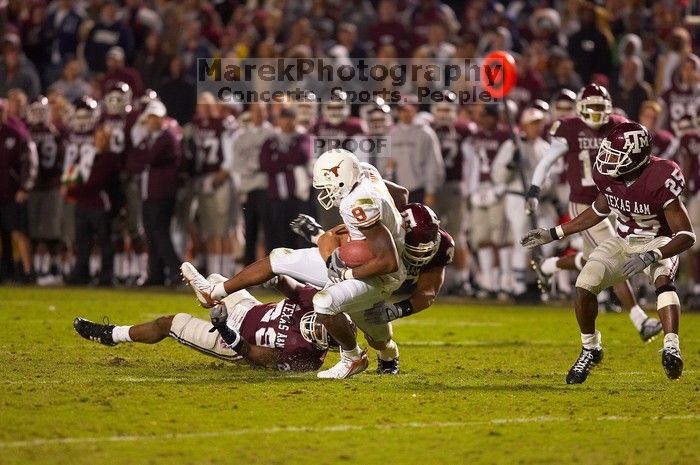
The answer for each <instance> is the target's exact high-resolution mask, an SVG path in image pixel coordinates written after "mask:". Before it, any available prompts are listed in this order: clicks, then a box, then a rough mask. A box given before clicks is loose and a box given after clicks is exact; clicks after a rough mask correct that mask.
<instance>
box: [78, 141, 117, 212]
mask: <svg viewBox="0 0 700 465" xmlns="http://www.w3.org/2000/svg"><path fill="white" fill-rule="evenodd" d="M89 158H90V157H89V156H87V154H86V156H83V157H81V160H80V164H81V165H83V169H84V170H85V171H86V172H87V173H83V182H80V183H77V184H72V185H71V186H70V187H69V188H68V194H69V195H70V196H71V197H73V198H74V199H75V203H76V205H77V206H78V207H80V208H84V209H88V210H101V211H104V212H109V211H110V210H112V201H111V198H110V193H112V192H114V191H115V190H114V189H116V186H117V184H118V182H119V166H120V163H119V155H117V154H116V153H114V152H103V153H96V154H94V155H92V157H91V158H92V160H89ZM85 174H87V176H85Z"/></svg>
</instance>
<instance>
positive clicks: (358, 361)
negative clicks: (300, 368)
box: [316, 349, 369, 379]
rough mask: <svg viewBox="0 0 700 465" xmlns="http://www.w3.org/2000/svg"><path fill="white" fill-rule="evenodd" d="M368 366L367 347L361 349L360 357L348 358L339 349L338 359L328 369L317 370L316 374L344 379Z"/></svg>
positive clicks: (328, 377) (327, 377)
mask: <svg viewBox="0 0 700 465" xmlns="http://www.w3.org/2000/svg"><path fill="white" fill-rule="evenodd" d="M368 366H369V359H368V358H367V349H365V350H363V351H362V354H360V358H350V357H349V356H346V355H345V354H344V353H343V352H342V351H341V354H340V361H339V362H338V363H336V364H335V365H334V366H333V367H332V368H329V369H328V370H324V371H319V372H318V373H317V374H316V376H317V377H319V378H323V379H345V378H349V377H351V376H353V375H356V374H358V373H362V372H363V371H365V370H366V369H367V367H368Z"/></svg>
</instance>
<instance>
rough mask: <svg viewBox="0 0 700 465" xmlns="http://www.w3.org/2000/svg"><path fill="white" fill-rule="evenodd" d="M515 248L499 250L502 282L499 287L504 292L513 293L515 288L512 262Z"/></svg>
mask: <svg viewBox="0 0 700 465" xmlns="http://www.w3.org/2000/svg"><path fill="white" fill-rule="evenodd" d="M512 252H513V248H512V247H501V248H500V249H498V261H499V263H500V269H501V281H500V283H499V287H500V289H501V290H502V291H511V290H512V288H513V265H512V261H511V256H512Z"/></svg>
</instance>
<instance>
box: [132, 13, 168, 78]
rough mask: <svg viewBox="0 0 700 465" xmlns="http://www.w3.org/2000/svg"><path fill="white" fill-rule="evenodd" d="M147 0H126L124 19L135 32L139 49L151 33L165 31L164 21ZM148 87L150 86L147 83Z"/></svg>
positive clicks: (135, 41) (135, 39)
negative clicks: (148, 4)
mask: <svg viewBox="0 0 700 465" xmlns="http://www.w3.org/2000/svg"><path fill="white" fill-rule="evenodd" d="M146 3H151V2H146V1H145V0H125V1H124V10H123V12H124V20H125V21H126V23H127V24H128V26H129V28H130V29H131V31H132V32H133V33H134V43H135V46H136V49H137V50H143V49H144V44H145V43H146V40H147V39H148V36H149V35H150V34H153V33H155V34H160V33H162V32H163V22H162V20H161V19H160V17H159V16H158V13H157V12H156V11H155V10H152V9H150V8H148V6H146ZM144 79H145V78H144ZM147 87H150V86H148V85H147Z"/></svg>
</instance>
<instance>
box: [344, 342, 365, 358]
mask: <svg viewBox="0 0 700 465" xmlns="http://www.w3.org/2000/svg"><path fill="white" fill-rule="evenodd" d="M340 352H341V354H342V355H343V356H345V357H347V358H351V359H358V358H360V355H362V351H361V350H360V346H358V345H357V344H355V348H354V349H352V350H345V349H341V350H340Z"/></svg>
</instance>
